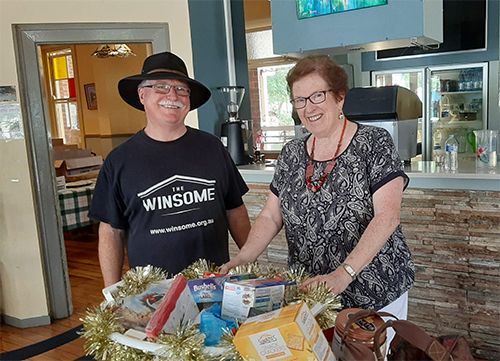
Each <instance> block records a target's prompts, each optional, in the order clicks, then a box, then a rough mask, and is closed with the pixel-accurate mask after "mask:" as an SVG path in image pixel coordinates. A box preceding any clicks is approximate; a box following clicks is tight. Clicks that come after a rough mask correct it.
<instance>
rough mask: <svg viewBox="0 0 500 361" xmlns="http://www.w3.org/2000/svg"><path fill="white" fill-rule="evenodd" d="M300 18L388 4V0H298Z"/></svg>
mask: <svg viewBox="0 0 500 361" xmlns="http://www.w3.org/2000/svg"><path fill="white" fill-rule="evenodd" d="M296 1H297V17H298V18H299V19H306V18H312V17H314V16H320V15H328V14H333V13H339V12H342V11H348V10H356V9H362V8H368V7H371V6H378V5H386V4H387V1H388V0H321V1H318V0H296Z"/></svg>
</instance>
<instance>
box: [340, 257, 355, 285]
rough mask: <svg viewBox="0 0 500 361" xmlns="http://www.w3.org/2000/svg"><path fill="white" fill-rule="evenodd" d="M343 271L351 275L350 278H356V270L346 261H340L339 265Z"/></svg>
mask: <svg viewBox="0 0 500 361" xmlns="http://www.w3.org/2000/svg"><path fill="white" fill-rule="evenodd" d="M340 266H341V267H342V268H343V269H344V271H345V272H346V273H347V274H348V275H349V276H350V277H351V279H352V280H353V281H354V279H355V278H356V276H357V275H358V274H357V273H356V271H355V270H354V268H352V267H351V265H350V264H348V263H345V262H342V264H341V265H340Z"/></svg>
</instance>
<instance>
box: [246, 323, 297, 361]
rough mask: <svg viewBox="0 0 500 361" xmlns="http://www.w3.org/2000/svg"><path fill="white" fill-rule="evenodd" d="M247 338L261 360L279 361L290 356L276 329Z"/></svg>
mask: <svg viewBox="0 0 500 361" xmlns="http://www.w3.org/2000/svg"><path fill="white" fill-rule="evenodd" d="M249 338H250V340H251V341H252V344H253V345H254V347H255V349H256V350H257V352H258V353H259V355H260V357H261V358H262V360H279V359H282V358H285V357H288V356H292V353H291V352H290V350H289V349H288V347H287V346H286V342H285V340H284V339H283V336H281V333H280V331H279V330H278V329H277V328H273V329H270V330H267V331H264V332H260V333H256V334H254V335H251V336H250V337H249Z"/></svg>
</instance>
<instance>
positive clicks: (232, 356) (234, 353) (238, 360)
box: [217, 328, 245, 361]
mask: <svg viewBox="0 0 500 361" xmlns="http://www.w3.org/2000/svg"><path fill="white" fill-rule="evenodd" d="M233 340H234V335H233V333H232V332H231V330H229V329H227V328H225V329H224V333H223V334H222V338H221V340H220V341H219V347H221V348H223V349H224V351H223V352H222V353H221V355H220V356H219V357H218V358H217V360H218V361H245V359H244V358H243V357H241V355H240V353H239V352H238V350H237V349H236V346H235V345H234V343H233Z"/></svg>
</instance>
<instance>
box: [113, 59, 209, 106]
mask: <svg viewBox="0 0 500 361" xmlns="http://www.w3.org/2000/svg"><path fill="white" fill-rule="evenodd" d="M158 79H177V80H182V81H185V82H186V83H187V84H188V85H189V88H190V89H191V95H190V97H189V98H190V103H191V109H190V110H193V109H196V108H198V107H201V106H202V105H203V104H205V103H206V102H207V101H208V99H210V95H211V93H210V90H209V89H208V88H207V87H206V86H204V85H203V84H201V83H200V82H198V81H196V80H194V79H191V78H190V77H189V76H188V72H187V68H186V64H184V61H182V59H181V58H179V57H178V56H177V55H175V54H172V53H170V52H164V53H159V54H154V55H151V56H149V57H147V58H146V60H144V65H143V66H142V72H141V74H139V75H133V76H129V77H126V78H123V79H122V80H120V81H119V83H118V91H119V93H120V96H121V97H122V99H123V100H125V101H126V102H127V103H128V104H129V105H131V106H133V107H134V108H136V109H139V110H144V106H143V105H142V103H141V101H140V99H139V94H138V93H137V87H138V86H139V84H140V83H141V82H142V81H143V80H158Z"/></svg>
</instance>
